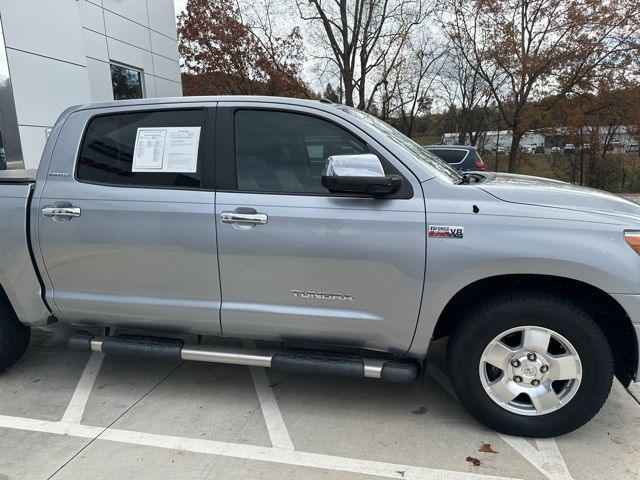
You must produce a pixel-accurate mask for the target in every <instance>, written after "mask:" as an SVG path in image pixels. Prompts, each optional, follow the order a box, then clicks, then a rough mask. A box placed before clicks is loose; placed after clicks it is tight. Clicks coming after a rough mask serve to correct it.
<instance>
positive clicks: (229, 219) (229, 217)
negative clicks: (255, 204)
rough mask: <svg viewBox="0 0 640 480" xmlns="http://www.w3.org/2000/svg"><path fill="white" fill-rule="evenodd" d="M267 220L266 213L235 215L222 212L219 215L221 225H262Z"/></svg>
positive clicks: (234, 213)
mask: <svg viewBox="0 0 640 480" xmlns="http://www.w3.org/2000/svg"><path fill="white" fill-rule="evenodd" d="M268 220H269V217H268V216H267V214H266V213H236V212H222V213H221V214H220V221H221V222H222V223H248V224H257V225H264V224H265V223H267V221H268Z"/></svg>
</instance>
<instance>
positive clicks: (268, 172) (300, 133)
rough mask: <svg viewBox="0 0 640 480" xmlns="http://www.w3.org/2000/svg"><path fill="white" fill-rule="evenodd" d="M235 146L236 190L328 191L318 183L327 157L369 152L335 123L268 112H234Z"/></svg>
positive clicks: (297, 115) (305, 116)
mask: <svg viewBox="0 0 640 480" xmlns="http://www.w3.org/2000/svg"><path fill="white" fill-rule="evenodd" d="M235 150H236V173H237V179H238V189H239V190H245V191H261V192H287V193H327V194H328V193H329V192H328V191H327V189H325V188H324V187H323V186H322V183H321V181H322V170H323V168H324V164H325V162H326V160H327V158H328V157H330V156H331V155H348V154H357V153H367V152H368V150H367V146H366V144H365V143H364V142H362V141H361V140H359V139H357V138H356V137H354V136H353V135H352V134H350V133H349V132H347V131H346V130H344V129H343V128H340V127H338V126H336V125H334V124H333V123H330V122H327V121H325V120H321V119H319V118H316V117H311V116H308V115H301V114H295V113H286V112H275V111H268V110H239V111H237V112H236V114H235Z"/></svg>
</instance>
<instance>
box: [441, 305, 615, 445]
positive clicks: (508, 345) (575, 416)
mask: <svg viewBox="0 0 640 480" xmlns="http://www.w3.org/2000/svg"><path fill="white" fill-rule="evenodd" d="M448 364H449V374H450V377H451V382H452V384H453V387H454V390H455V392H456V394H457V395H458V398H459V399H460V401H461V402H462V404H463V405H464V406H465V407H466V408H467V410H468V411H469V412H470V413H471V414H472V415H473V416H474V417H476V418H477V419H478V420H479V421H481V422H483V423H485V424H486V425H487V426H489V427H491V428H493V429H495V430H497V431H499V432H503V433H507V434H510V435H522V436H528V437H551V436H556V435H562V434H565V433H568V432H570V431H572V430H575V429H576V428H579V427H581V426H582V425H584V424H585V423H586V422H588V421H589V420H590V419H591V418H592V417H593V416H594V415H595V414H596V413H598V411H599V410H600V408H601V407H602V405H603V404H604V402H605V401H606V399H607V397H608V395H609V392H610V391H611V384H612V381H613V357H612V354H611V349H610V347H609V344H608V342H607V340H606V338H605V336H604V334H603V333H602V331H601V330H600V328H599V327H598V326H597V325H596V323H595V322H594V321H593V319H592V318H591V317H590V316H589V314H588V313H587V312H586V311H585V310H583V309H582V308H580V307H579V306H577V305H575V304H573V303H572V302H570V301H568V300H566V299H563V298H561V297H559V296H554V295H549V294H544V293H512V294H508V295H504V296H501V297H498V298H494V299H491V300H488V301H487V302H485V303H483V304H480V305H477V306H474V307H473V309H472V311H471V312H470V313H469V314H468V315H467V317H466V318H464V319H463V320H462V321H461V322H460V324H459V325H458V326H457V328H456V330H455V332H454V333H453V334H452V335H451V337H450V339H449V351H448Z"/></svg>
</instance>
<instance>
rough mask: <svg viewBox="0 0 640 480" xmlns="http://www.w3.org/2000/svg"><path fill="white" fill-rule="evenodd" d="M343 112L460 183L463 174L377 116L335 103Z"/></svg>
mask: <svg viewBox="0 0 640 480" xmlns="http://www.w3.org/2000/svg"><path fill="white" fill-rule="evenodd" d="M336 108H339V109H340V110H342V111H343V112H346V113H348V114H349V115H351V116H353V117H355V118H357V119H358V120H362V121H363V122H366V123H368V124H369V125H370V126H372V127H373V128H375V129H376V130H377V131H378V132H380V133H382V134H383V135H384V136H385V137H387V138H388V139H389V140H391V141H392V142H393V143H395V144H396V145H398V146H399V147H400V148H402V149H403V150H404V151H405V152H406V154H407V155H409V156H411V158H413V159H415V160H417V161H418V162H420V163H422V164H423V165H425V166H426V167H427V168H428V170H429V171H430V172H432V173H433V174H435V175H436V176H437V177H438V178H440V179H442V180H445V181H449V182H451V183H460V182H461V181H462V179H463V175H462V174H461V173H460V172H458V171H457V170H456V169H454V168H453V167H451V166H449V164H448V163H447V162H445V161H444V160H441V159H439V158H438V157H436V156H435V155H434V154H432V153H429V152H427V151H426V150H425V149H424V148H422V147H421V146H420V145H418V144H417V143H416V142H414V141H413V140H411V139H410V138H409V137H407V136H406V135H403V134H402V133H400V132H399V131H398V130H396V129H395V128H393V127H392V126H391V125H389V124H388V123H386V122H383V121H382V120H380V119H379V118H376V117H374V116H373V115H369V114H368V113H365V112H363V111H362V110H358V109H356V108H353V107H347V106H346V105H336Z"/></svg>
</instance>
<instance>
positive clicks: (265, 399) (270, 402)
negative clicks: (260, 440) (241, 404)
mask: <svg viewBox="0 0 640 480" xmlns="http://www.w3.org/2000/svg"><path fill="white" fill-rule="evenodd" d="M242 344H243V345H244V346H245V347H247V348H253V349H255V348H256V344H255V342H253V341H250V340H245V341H243V342H242ZM249 371H250V372H251V378H252V380H253V386H254V387H255V389H256V394H257V395H258V401H259V402H260V408H261V409H262V416H263V417H264V421H265V423H266V424H267V430H268V431H269V438H270V439H271V445H273V446H274V448H282V449H285V450H294V448H293V442H292V441H291V437H290V436H289V432H288V430H287V426H286V425H285V423H284V420H283V418H282V413H281V412H280V408H279V407H278V402H277V401H276V397H275V395H274V394H273V391H272V390H271V387H270V386H269V377H267V372H265V370H264V368H259V367H249Z"/></svg>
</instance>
